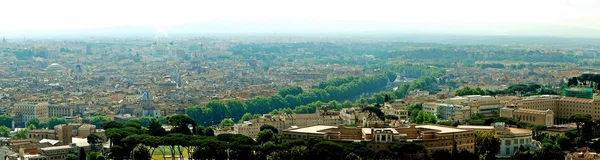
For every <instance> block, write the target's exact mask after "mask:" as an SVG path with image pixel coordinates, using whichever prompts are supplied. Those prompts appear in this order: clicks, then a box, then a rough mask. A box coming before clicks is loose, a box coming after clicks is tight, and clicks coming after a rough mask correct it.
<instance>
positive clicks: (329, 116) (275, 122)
mask: <svg viewBox="0 0 600 160" xmlns="http://www.w3.org/2000/svg"><path fill="white" fill-rule="evenodd" d="M266 124H268V125H272V126H274V127H275V128H277V130H280V131H282V130H285V129H288V128H291V127H292V126H297V127H304V126H310V125H318V124H320V125H338V124H343V121H342V118H341V117H340V114H339V112H317V113H313V114H281V115H270V114H265V115H263V116H262V117H260V118H258V119H255V120H252V121H246V122H243V123H241V124H236V125H235V126H234V131H235V132H236V133H238V134H242V135H245V136H248V137H256V136H257V135H258V132H260V126H262V125H266Z"/></svg>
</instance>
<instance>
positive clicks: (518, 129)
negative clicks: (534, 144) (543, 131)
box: [508, 128, 531, 134]
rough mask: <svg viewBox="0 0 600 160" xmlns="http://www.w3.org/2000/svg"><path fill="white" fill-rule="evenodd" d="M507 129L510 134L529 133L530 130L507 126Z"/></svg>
mask: <svg viewBox="0 0 600 160" xmlns="http://www.w3.org/2000/svg"><path fill="white" fill-rule="evenodd" d="M508 131H509V132H510V133H512V134H531V130H529V129H524V128H508Z"/></svg>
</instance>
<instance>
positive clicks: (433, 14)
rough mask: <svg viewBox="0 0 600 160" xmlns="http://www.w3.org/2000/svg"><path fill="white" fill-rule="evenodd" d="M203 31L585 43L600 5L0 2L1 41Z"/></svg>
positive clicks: (483, 0) (545, 0) (373, 0)
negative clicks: (100, 32)
mask: <svg viewBox="0 0 600 160" xmlns="http://www.w3.org/2000/svg"><path fill="white" fill-rule="evenodd" d="M201 23H227V24H236V25H252V26H255V27H256V26H257V27H261V26H265V28H269V29H270V30H273V32H277V31H279V30H281V31H284V30H286V29H289V28H295V29H296V30H302V29H303V28H305V29H306V30H309V31H316V32H318V31H324V32H327V31H333V30H348V31H355V32H361V31H377V30H385V31H396V30H397V31H398V32H402V31H406V30H409V31H410V30H411V29H414V30H419V31H421V32H431V33H453V32H456V33H467V34H468V33H471V34H517V35H518V34H522V33H527V32H536V33H537V34H541V35H543V34H557V33H551V32H557V30H558V32H561V33H562V32H564V33H563V34H565V35H569V34H577V35H580V34H581V35H585V33H579V32H578V31H581V32H587V31H588V30H600V0H370V1H365V0H168V1H167V0H164V1H157V0H102V1H100V0H52V1H47V0H17V1H10V0H7V1H0V34H11V35H17V34H22V33H27V32H36V33H41V32H53V31H68V30H74V29H97V28H110V27H120V26H144V27H153V28H154V29H155V31H156V32H159V33H161V34H162V33H164V34H168V32H173V31H169V28H173V27H172V26H178V25H187V24H201ZM336 24H343V25H336ZM348 25H350V27H348ZM273 26H277V27H273ZM563 27H567V28H568V29H563ZM543 28H553V29H543ZM560 30H567V31H560ZM538 32H539V33H538ZM599 33H600V32H599ZM558 34H560V33H558ZM0 36H1V35H0ZM598 36H600V34H599V35H598Z"/></svg>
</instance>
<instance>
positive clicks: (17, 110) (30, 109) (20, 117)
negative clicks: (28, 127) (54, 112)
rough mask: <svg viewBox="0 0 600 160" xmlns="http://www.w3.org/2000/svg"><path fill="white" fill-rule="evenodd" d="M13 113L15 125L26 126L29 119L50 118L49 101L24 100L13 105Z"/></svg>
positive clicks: (41, 119) (42, 119)
mask: <svg viewBox="0 0 600 160" xmlns="http://www.w3.org/2000/svg"><path fill="white" fill-rule="evenodd" d="M11 115H12V116H13V117H15V126H17V127H25V123H26V122H27V121H29V119H32V118H37V119H39V120H40V121H47V120H48V103H47V102H42V103H37V102H22V103H16V104H14V105H13V110H12V113H11Z"/></svg>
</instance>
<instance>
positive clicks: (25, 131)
mask: <svg viewBox="0 0 600 160" xmlns="http://www.w3.org/2000/svg"><path fill="white" fill-rule="evenodd" d="M34 129H35V125H33V124H32V125H29V126H28V127H27V128H23V129H21V130H19V131H17V133H16V134H15V139H27V134H28V133H29V131H30V130H34Z"/></svg>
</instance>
